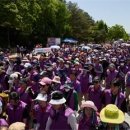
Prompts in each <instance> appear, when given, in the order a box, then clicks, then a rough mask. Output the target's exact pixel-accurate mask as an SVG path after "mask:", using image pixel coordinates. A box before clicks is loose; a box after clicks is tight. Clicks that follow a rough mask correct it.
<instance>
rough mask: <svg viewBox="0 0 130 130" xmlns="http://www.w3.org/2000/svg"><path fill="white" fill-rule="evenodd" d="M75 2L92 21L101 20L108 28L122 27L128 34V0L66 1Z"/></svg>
mask: <svg viewBox="0 0 130 130" xmlns="http://www.w3.org/2000/svg"><path fill="white" fill-rule="evenodd" d="M66 1H71V2H75V3H77V4H78V6H79V7H80V8H81V9H83V10H84V11H86V12H88V14H89V15H90V16H91V17H92V18H93V19H94V20H96V21H97V20H103V21H104V22H105V23H106V24H107V25H108V26H109V27H111V26H113V25H115V24H119V25H122V26H123V27H124V28H125V30H126V32H127V33H130V0H66Z"/></svg>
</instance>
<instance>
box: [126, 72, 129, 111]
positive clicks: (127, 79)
mask: <svg viewBox="0 0 130 130" xmlns="http://www.w3.org/2000/svg"><path fill="white" fill-rule="evenodd" d="M125 87H126V100H127V106H128V110H129V111H130V99H129V96H130V71H128V72H127V74H126V75H125Z"/></svg>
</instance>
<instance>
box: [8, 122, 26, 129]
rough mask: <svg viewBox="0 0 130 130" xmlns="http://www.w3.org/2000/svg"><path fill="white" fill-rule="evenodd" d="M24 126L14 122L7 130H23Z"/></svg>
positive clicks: (21, 123)
mask: <svg viewBox="0 0 130 130" xmlns="http://www.w3.org/2000/svg"><path fill="white" fill-rule="evenodd" d="M25 126H26V125H25V124H24V123H23V122H15V123H13V124H11V125H10V126H9V129H8V130H25Z"/></svg>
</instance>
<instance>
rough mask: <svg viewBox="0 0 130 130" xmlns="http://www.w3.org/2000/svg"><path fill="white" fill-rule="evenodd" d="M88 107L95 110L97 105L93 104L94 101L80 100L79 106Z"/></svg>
mask: <svg viewBox="0 0 130 130" xmlns="http://www.w3.org/2000/svg"><path fill="white" fill-rule="evenodd" d="M85 107H89V108H92V109H93V110H95V111H97V107H96V106H95V104H94V102H92V101H82V104H81V108H85Z"/></svg>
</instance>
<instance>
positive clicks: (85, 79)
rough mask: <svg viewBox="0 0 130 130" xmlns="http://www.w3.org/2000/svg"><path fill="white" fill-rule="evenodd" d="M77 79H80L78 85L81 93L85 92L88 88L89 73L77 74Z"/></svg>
mask: <svg viewBox="0 0 130 130" xmlns="http://www.w3.org/2000/svg"><path fill="white" fill-rule="evenodd" d="M79 81H80V85H81V91H82V93H84V94H86V93H87V91H88V88H89V85H88V83H89V74H85V75H84V74H81V75H80V76H79Z"/></svg>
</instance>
